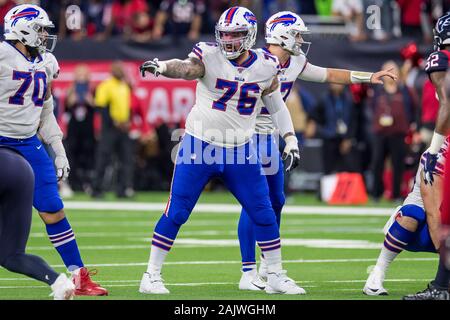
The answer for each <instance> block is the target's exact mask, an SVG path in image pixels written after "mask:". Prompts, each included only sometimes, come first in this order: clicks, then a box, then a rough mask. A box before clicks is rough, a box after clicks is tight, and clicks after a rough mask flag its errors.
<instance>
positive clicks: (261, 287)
mask: <svg viewBox="0 0 450 320" xmlns="http://www.w3.org/2000/svg"><path fill="white" fill-rule="evenodd" d="M252 285H254V286H255V287H257V288H258V289H259V290H264V289H265V288H266V287H263V286H258V285H257V284H255V283H254V282H252Z"/></svg>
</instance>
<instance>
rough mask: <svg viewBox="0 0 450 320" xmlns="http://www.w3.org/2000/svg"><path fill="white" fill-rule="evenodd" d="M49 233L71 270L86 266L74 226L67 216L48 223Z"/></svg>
mask: <svg viewBox="0 0 450 320" xmlns="http://www.w3.org/2000/svg"><path fill="white" fill-rule="evenodd" d="M46 229H47V234H48V237H49V239H50V241H51V242H52V244H53V246H54V247H55V248H56V251H58V253H59V255H60V256H61V258H62V260H63V261H64V264H65V265H66V267H67V269H68V270H69V271H73V270H76V269H78V268H82V267H84V264H83V261H82V260H81V256H80V251H79V250H78V245H77V242H76V240H75V235H74V233H73V231H72V227H71V226H70V224H69V221H67V218H64V219H62V220H61V221H59V222H57V223H54V224H47V225H46Z"/></svg>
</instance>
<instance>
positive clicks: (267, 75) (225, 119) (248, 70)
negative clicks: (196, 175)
mask: <svg viewBox="0 0 450 320" xmlns="http://www.w3.org/2000/svg"><path fill="white" fill-rule="evenodd" d="M249 53H250V55H249V58H248V59H247V60H246V61H245V62H243V63H242V64H241V65H239V66H237V65H236V64H234V63H233V61H230V60H228V59H226V58H225V57H224V55H223V54H222V52H221V51H220V49H219V47H218V46H217V45H216V44H215V43H208V42H200V43H198V44H196V45H195V46H194V48H193V49H192V52H191V53H189V57H193V58H198V59H200V60H201V61H202V62H203V64H204V65H205V75H204V76H203V77H202V78H201V79H198V83H197V89H196V101H195V105H194V107H193V108H192V110H191V112H190V113H189V115H188V117H187V119H186V132H187V133H189V134H190V135H192V136H194V137H196V138H198V139H201V140H203V141H206V142H208V143H212V144H215V145H218V146H224V147H234V146H239V145H243V144H245V143H247V141H249V139H250V138H251V136H252V135H253V133H254V130H255V120H256V116H257V114H258V113H259V112H260V109H261V106H262V104H261V103H259V100H261V94H262V92H263V91H264V90H266V89H267V88H269V87H270V85H271V84H272V81H273V79H274V77H275V76H276V75H277V73H278V71H279V62H278V59H277V58H276V57H275V56H273V55H271V54H268V53H265V52H263V51H262V50H250V51H249Z"/></svg>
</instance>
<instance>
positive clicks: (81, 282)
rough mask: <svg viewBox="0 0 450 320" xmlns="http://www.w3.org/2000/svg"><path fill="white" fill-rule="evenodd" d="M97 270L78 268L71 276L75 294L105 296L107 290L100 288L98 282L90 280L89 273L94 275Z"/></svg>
mask: <svg viewBox="0 0 450 320" xmlns="http://www.w3.org/2000/svg"><path fill="white" fill-rule="evenodd" d="M96 274H97V270H91V271H89V270H88V269H86V268H80V271H79V272H78V274H77V275H74V276H73V278H72V281H73V283H74V284H75V287H76V289H75V295H76V296H107V295H108V290H106V289H105V288H102V287H101V286H100V285H99V284H98V283H96V282H94V281H92V280H91V277H90V276H91V275H96Z"/></svg>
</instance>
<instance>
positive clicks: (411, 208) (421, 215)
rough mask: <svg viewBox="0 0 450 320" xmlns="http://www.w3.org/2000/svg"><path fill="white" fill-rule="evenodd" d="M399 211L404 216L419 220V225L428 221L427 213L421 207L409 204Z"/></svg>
mask: <svg viewBox="0 0 450 320" xmlns="http://www.w3.org/2000/svg"><path fill="white" fill-rule="evenodd" d="M399 211H400V212H401V213H402V216H405V217H410V218H413V219H415V220H417V222H418V223H419V225H420V224H422V223H423V222H424V221H426V214H425V211H424V210H423V209H422V208H421V207H419V206H416V205H414V204H407V205H405V206H403V207H401V208H400V210H399Z"/></svg>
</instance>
